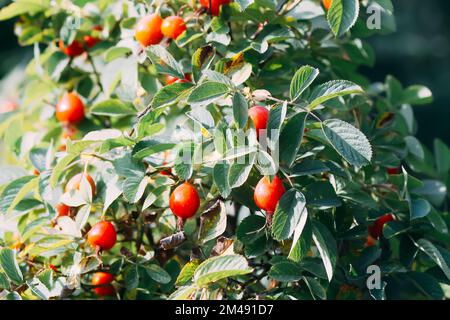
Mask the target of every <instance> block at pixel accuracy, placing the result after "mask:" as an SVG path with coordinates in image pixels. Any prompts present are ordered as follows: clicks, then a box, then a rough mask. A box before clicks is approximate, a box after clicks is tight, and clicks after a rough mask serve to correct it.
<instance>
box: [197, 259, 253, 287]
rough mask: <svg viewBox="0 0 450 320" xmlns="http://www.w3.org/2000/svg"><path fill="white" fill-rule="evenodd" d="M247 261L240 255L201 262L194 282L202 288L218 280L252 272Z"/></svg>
mask: <svg viewBox="0 0 450 320" xmlns="http://www.w3.org/2000/svg"><path fill="white" fill-rule="evenodd" d="M252 271H253V269H252V268H250V267H249V266H248V262H247V260H246V259H245V258H244V257H243V256H241V255H225V256H217V257H213V258H209V259H207V260H205V261H204V262H202V263H201V264H200V265H199V266H198V268H197V270H195V273H194V282H195V284H196V285H197V286H199V287H203V286H206V285H208V284H210V283H213V282H216V281H218V280H221V279H224V278H229V277H236V276H240V275H244V274H248V273H250V272H252Z"/></svg>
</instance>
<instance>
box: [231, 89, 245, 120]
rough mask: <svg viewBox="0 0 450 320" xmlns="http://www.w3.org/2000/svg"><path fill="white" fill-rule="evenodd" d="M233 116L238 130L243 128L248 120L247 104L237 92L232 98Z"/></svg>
mask: <svg viewBox="0 0 450 320" xmlns="http://www.w3.org/2000/svg"><path fill="white" fill-rule="evenodd" d="M233 116H234V121H235V122H236V124H237V125H238V128H239V129H242V128H244V127H245V125H246V124H247V119H248V103H247V100H245V97H244V96H243V95H242V93H240V92H239V91H237V92H236V93H235V94H234V96H233Z"/></svg>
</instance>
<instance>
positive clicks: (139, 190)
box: [122, 175, 148, 203]
mask: <svg viewBox="0 0 450 320" xmlns="http://www.w3.org/2000/svg"><path fill="white" fill-rule="evenodd" d="M147 185H148V180H147V178H146V177H145V176H144V175H133V176H130V177H128V178H127V179H125V181H124V182H123V185H122V188H123V195H124V197H125V198H126V199H127V200H128V201H129V202H130V203H136V202H138V201H139V200H140V199H141V198H142V196H143V195H144V192H145V188H146V187H147Z"/></svg>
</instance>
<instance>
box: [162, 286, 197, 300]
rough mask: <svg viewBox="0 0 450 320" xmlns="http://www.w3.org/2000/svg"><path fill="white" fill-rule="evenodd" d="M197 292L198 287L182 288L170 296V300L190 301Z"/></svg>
mask: <svg viewBox="0 0 450 320" xmlns="http://www.w3.org/2000/svg"><path fill="white" fill-rule="evenodd" d="M196 291H197V287H196V286H184V287H180V288H179V289H178V290H177V291H175V292H174V293H172V294H171V295H170V296H169V298H168V299H169V300H188V299H189V298H190V297H191V296H192V295H193V294H194V293H195V292H196Z"/></svg>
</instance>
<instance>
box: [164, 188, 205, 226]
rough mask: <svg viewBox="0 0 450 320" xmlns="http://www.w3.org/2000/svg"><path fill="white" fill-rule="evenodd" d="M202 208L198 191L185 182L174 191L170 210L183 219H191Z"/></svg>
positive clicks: (171, 196)
mask: <svg viewBox="0 0 450 320" xmlns="http://www.w3.org/2000/svg"><path fill="white" fill-rule="evenodd" d="M199 206H200V197H199V195H198V192H197V189H195V187H194V186H193V185H191V184H190V183H189V182H185V183H183V184H181V185H179V186H178V187H176V188H175V190H173V192H172V194H171V195H170V209H171V210H172V212H173V214H174V215H176V216H177V217H179V218H181V219H189V218H191V217H193V216H194V215H195V213H196V212H197V210H198V208H199Z"/></svg>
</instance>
